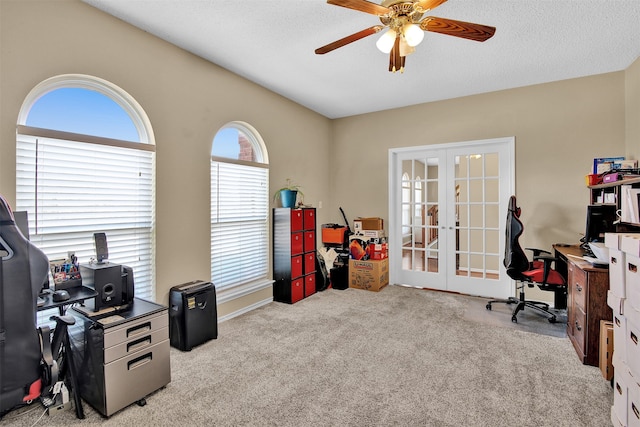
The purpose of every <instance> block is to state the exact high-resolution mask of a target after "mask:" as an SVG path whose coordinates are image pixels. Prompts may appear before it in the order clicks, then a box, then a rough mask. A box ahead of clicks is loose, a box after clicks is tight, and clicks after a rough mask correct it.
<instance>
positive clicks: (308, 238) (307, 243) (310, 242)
mask: <svg viewBox="0 0 640 427" xmlns="http://www.w3.org/2000/svg"><path fill="white" fill-rule="evenodd" d="M315 250H316V232H315V231H305V232H304V251H305V252H311V251H315Z"/></svg>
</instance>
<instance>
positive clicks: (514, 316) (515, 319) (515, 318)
mask: <svg viewBox="0 0 640 427" xmlns="http://www.w3.org/2000/svg"><path fill="white" fill-rule="evenodd" d="M511 321H512V322H513V323H518V318H517V317H516V315H515V314H514V315H513V316H511Z"/></svg>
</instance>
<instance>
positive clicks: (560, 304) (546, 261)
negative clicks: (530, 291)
mask: <svg viewBox="0 0 640 427" xmlns="http://www.w3.org/2000/svg"><path fill="white" fill-rule="evenodd" d="M519 217H520V208H519V207H518V206H517V205H516V196H511V198H510V199H509V210H508V212H507V230H506V244H505V253H504V266H505V267H506V268H507V274H508V275H509V277H511V278H512V279H513V280H515V281H516V291H517V292H518V293H519V297H518V298H516V297H509V298H508V299H506V300H493V301H489V302H488V303H487V306H486V308H487V310H491V305H492V304H493V303H496V302H498V303H504V304H516V307H515V308H514V309H513V312H512V315H511V321H512V322H517V321H518V318H517V314H518V312H520V311H522V310H524V309H525V307H530V308H533V309H535V310H537V311H539V312H542V313H545V314H547V315H548V316H549V319H548V320H549V322H551V323H555V322H556V321H557V318H556V315H555V314H554V313H553V312H551V311H550V310H549V304H547V303H545V302H542V301H528V300H526V299H525V296H524V286H525V284H526V285H527V286H529V287H530V288H532V287H534V286H538V288H540V289H542V290H543V291H551V292H554V293H555V297H554V303H555V308H557V309H560V308H566V304H567V303H566V301H567V283H566V280H565V278H564V277H562V275H561V274H560V273H558V272H557V271H556V270H554V269H553V268H552V263H554V262H555V261H556V258H554V257H553V256H551V253H550V252H548V251H545V250H542V249H531V248H526V249H527V250H530V251H532V252H533V261H531V262H530V261H529V259H528V258H527V255H526V254H525V252H524V250H522V247H521V246H520V243H519V242H518V239H519V237H520V235H521V234H522V231H523V230H524V227H523V225H522V222H521V221H520V218H519Z"/></svg>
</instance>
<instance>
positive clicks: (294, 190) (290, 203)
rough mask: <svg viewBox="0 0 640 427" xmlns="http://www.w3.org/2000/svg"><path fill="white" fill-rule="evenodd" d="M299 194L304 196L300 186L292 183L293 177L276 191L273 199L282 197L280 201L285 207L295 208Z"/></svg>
mask: <svg viewBox="0 0 640 427" xmlns="http://www.w3.org/2000/svg"><path fill="white" fill-rule="evenodd" d="M298 194H300V195H301V196H303V197H304V194H303V193H302V190H301V189H300V186H299V185H298V184H294V183H292V182H291V179H289V178H287V185H286V186H284V187H282V188H280V189H278V190H277V191H276V192H275V193H274V195H273V200H274V201H275V200H278V199H280V203H281V204H282V207H283V208H293V207H295V206H296V200H297V198H298Z"/></svg>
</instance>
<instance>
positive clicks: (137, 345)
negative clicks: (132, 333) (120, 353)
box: [127, 335, 151, 353]
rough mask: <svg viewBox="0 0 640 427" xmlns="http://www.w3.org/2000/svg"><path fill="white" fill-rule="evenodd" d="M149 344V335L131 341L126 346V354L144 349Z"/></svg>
mask: <svg viewBox="0 0 640 427" xmlns="http://www.w3.org/2000/svg"><path fill="white" fill-rule="evenodd" d="M150 344H151V335H147V336H146V337H142V338H140V339H137V340H135V341H131V342H130V343H128V344H127V353H129V352H136V351H138V350H140V349H141V348H143V347H146V346H148V345H150Z"/></svg>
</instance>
